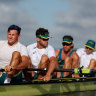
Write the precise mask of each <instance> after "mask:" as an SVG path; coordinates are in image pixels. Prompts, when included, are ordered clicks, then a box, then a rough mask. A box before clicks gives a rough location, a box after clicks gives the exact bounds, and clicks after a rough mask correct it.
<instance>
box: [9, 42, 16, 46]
mask: <svg viewBox="0 0 96 96" xmlns="http://www.w3.org/2000/svg"><path fill="white" fill-rule="evenodd" d="M17 43H18V42H15V43H9V42H8V45H9V46H13V45H16V44H17Z"/></svg>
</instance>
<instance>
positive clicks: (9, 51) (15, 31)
mask: <svg viewBox="0 0 96 96" xmlns="http://www.w3.org/2000/svg"><path fill="white" fill-rule="evenodd" d="M20 32H21V28H20V27H19V26H17V25H11V26H9V28H8V34H7V36H8V38H7V39H8V40H7V41H0V68H3V69H5V72H0V84H6V83H12V82H21V81H22V72H23V71H22V70H21V69H25V68H48V71H47V72H44V71H24V72H23V74H24V77H25V78H26V80H32V79H33V78H34V77H35V78H38V79H43V80H44V81H49V80H50V78H51V76H52V77H56V78H60V77H67V76H69V75H70V74H71V73H70V72H63V73H62V72H54V73H53V71H54V69H59V68H63V69H74V68H78V67H81V66H84V68H90V69H95V67H96V61H95V60H96V52H94V49H95V42H94V41H93V40H88V42H87V43H86V44H85V48H81V49H78V50H77V52H76V51H74V50H73V47H74V44H73V38H72V36H68V35H66V36H64V37H63V41H62V46H63V47H62V48H61V49H56V50H54V48H53V47H52V46H51V45H49V44H48V40H49V38H52V37H50V36H49V32H48V30H47V29H44V28H39V29H37V31H36V41H37V42H36V43H34V44H31V45H29V46H27V48H26V47H25V46H24V45H22V44H21V43H20V42H19V41H18V40H19V38H20ZM11 69H17V70H11ZM71 76H72V77H79V75H78V74H77V73H74V74H73V75H71Z"/></svg>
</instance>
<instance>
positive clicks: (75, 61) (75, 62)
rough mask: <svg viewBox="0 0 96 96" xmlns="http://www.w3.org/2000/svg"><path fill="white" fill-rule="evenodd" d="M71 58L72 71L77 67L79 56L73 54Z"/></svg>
mask: <svg viewBox="0 0 96 96" xmlns="http://www.w3.org/2000/svg"><path fill="white" fill-rule="evenodd" d="M72 58H73V64H72V68H73V69H74V68H77V67H79V56H78V55H77V53H76V52H74V53H73V56H72Z"/></svg>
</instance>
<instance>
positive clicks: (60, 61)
mask: <svg viewBox="0 0 96 96" xmlns="http://www.w3.org/2000/svg"><path fill="white" fill-rule="evenodd" d="M62 50H63V49H62V48H61V49H60V51H59V54H58V57H57V59H58V62H59V65H60V66H63V65H64V60H62V59H61V53H62ZM73 52H74V50H72V51H71V52H70V53H69V55H68V56H71V55H72V53H73Z"/></svg>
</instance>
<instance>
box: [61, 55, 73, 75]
mask: <svg viewBox="0 0 96 96" xmlns="http://www.w3.org/2000/svg"><path fill="white" fill-rule="evenodd" d="M71 68H72V58H71V57H69V56H68V57H66V58H65V61H64V66H63V69H71ZM69 74H70V72H63V77H66V76H68V75H69Z"/></svg>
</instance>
